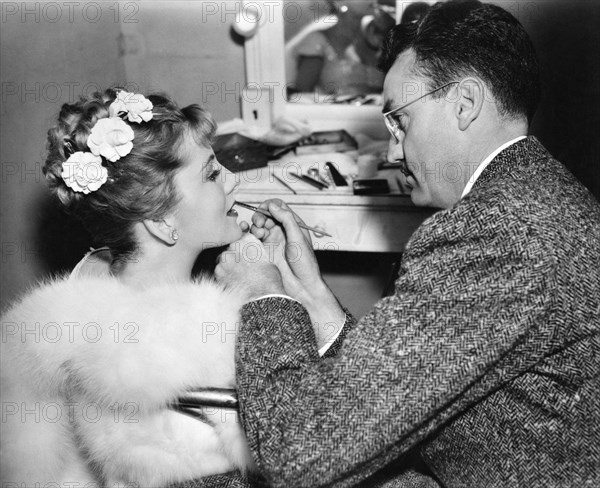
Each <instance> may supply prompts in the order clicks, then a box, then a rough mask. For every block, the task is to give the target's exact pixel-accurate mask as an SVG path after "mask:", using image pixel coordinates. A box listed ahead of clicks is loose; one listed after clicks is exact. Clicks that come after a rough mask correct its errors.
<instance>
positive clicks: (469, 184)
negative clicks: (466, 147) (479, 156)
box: [460, 136, 526, 199]
mask: <svg viewBox="0 0 600 488" xmlns="http://www.w3.org/2000/svg"><path fill="white" fill-rule="evenodd" d="M525 138H526V136H519V137H515V138H514V139H511V140H510V141H508V142H505V143H504V144H502V145H501V146H500V147H498V148H497V149H496V150H494V151H492V152H491V153H490V154H489V155H488V156H487V157H486V158H485V159H484V160H483V161H482V162H481V163H479V166H477V169H475V172H474V173H473V174H472V175H471V177H470V178H469V181H468V182H467V184H466V186H465V188H464V189H463V192H462V195H461V196H460V198H461V199H463V198H464V197H465V196H466V195H467V194H468V193H469V192H470V191H471V189H472V188H473V185H474V184H475V182H476V181H477V179H478V178H479V176H480V175H481V173H483V170H484V169H485V168H487V166H488V164H490V163H491V162H492V161H493V160H494V158H495V157H496V156H497V155H498V154H500V153H501V152H502V151H504V149H506V148H507V147H509V146H512V145H513V144H514V143H515V142H518V141H520V140H522V139H525Z"/></svg>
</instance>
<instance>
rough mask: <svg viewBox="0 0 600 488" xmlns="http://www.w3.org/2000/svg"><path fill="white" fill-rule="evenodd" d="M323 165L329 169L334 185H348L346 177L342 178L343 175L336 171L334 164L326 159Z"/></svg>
mask: <svg viewBox="0 0 600 488" xmlns="http://www.w3.org/2000/svg"><path fill="white" fill-rule="evenodd" d="M325 167H326V168H327V170H328V171H329V174H330V175H331V178H332V179H333V182H334V183H335V186H348V182H347V181H346V178H344V176H343V175H342V174H341V173H340V172H339V171H338V169H337V168H336V167H335V165H334V164H333V163H330V162H329V161H327V162H326V163H325Z"/></svg>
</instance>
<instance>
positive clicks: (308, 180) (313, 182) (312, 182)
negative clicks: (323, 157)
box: [288, 171, 329, 190]
mask: <svg viewBox="0 0 600 488" xmlns="http://www.w3.org/2000/svg"><path fill="white" fill-rule="evenodd" d="M288 173H289V174H291V175H292V176H294V177H296V178H298V179H299V180H302V181H304V182H305V183H308V184H309V185H312V186H314V187H315V188H318V189H319V190H324V189H326V188H329V187H328V186H327V185H326V184H325V183H321V182H320V181H318V180H315V179H313V178H311V177H310V176H306V175H299V174H298V173H294V172H293V171H288Z"/></svg>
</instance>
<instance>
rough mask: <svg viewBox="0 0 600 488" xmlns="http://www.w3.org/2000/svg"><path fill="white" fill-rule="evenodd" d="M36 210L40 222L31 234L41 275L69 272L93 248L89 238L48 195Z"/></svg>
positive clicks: (76, 221) (72, 218) (56, 201)
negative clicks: (34, 242) (37, 210)
mask: <svg viewBox="0 0 600 488" xmlns="http://www.w3.org/2000/svg"><path fill="white" fill-rule="evenodd" d="M38 208H39V209H40V211H39V219H38V221H37V227H36V231H35V233H34V234H33V235H34V238H35V241H36V242H37V243H38V245H37V246H36V249H37V250H38V253H39V256H38V257H39V264H40V271H41V272H42V273H43V274H44V275H57V274H61V273H66V272H69V271H71V270H72V269H73V268H74V267H75V265H76V264H77V262H78V261H79V260H80V259H81V258H82V257H83V255H84V254H85V253H86V252H87V251H89V249H90V247H91V246H92V245H93V241H92V238H91V236H90V235H89V233H88V232H87V231H86V230H85V228H84V227H83V225H82V224H81V223H80V222H79V220H77V219H75V218H74V217H72V216H70V215H68V214H67V213H66V212H65V211H64V210H63V208H62V207H61V205H60V203H59V202H58V200H57V199H56V198H54V197H52V196H51V195H50V194H49V192H48V193H46V194H45V195H43V196H42V197H41V198H40V201H39V202H38Z"/></svg>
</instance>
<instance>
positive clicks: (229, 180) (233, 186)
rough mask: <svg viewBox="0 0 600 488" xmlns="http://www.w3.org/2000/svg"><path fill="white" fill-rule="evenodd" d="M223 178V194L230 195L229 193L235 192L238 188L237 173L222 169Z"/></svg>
mask: <svg viewBox="0 0 600 488" xmlns="http://www.w3.org/2000/svg"><path fill="white" fill-rule="evenodd" d="M223 176H224V178H223V179H224V185H223V186H224V187H225V193H227V194H228V195H230V194H231V193H233V192H235V191H237V189H238V187H239V186H240V177H239V173H232V172H231V171H229V170H228V169H227V168H225V167H223Z"/></svg>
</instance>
